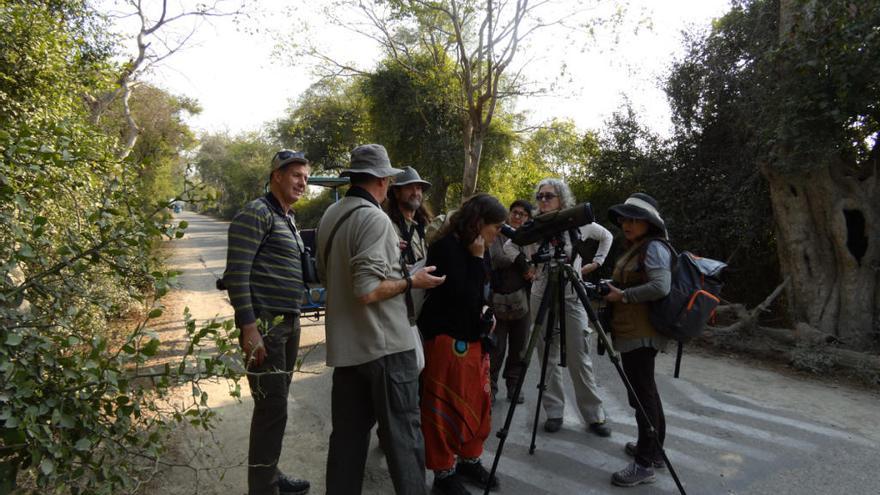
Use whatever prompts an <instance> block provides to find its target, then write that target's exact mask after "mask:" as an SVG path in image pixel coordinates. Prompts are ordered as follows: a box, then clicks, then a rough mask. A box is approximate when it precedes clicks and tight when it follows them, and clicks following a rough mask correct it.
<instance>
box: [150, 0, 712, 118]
mask: <svg viewBox="0 0 880 495" xmlns="http://www.w3.org/2000/svg"><path fill="white" fill-rule="evenodd" d="M153 1H156V0H153ZM157 3H158V2H157ZM319 3H320V2H317V1H310V2H307V3H306V2H294V1H282V0H261V1H260V2H251V6H250V7H249V10H250V11H251V12H252V16H251V19H250V20H245V21H244V22H243V23H239V24H238V25H236V24H234V23H233V22H232V21H231V19H213V20H211V21H210V23H206V24H203V25H202V26H201V27H200V28H199V30H198V31H197V33H196V35H195V36H194V37H193V39H192V40H191V41H190V43H189V46H188V48H187V49H186V50H185V51H182V52H179V53H176V54H175V55H173V56H172V57H169V58H168V59H166V60H165V61H164V62H163V63H162V65H161V66H159V67H158V68H157V69H155V70H154V71H153V72H152V73H151V74H149V75H148V77H147V79H148V80H149V81H150V82H152V83H154V84H157V85H158V86H160V87H163V88H164V89H166V90H169V91H171V92H172V93H176V94H182V95H186V96H189V97H193V98H196V99H197V100H198V101H199V102H200V104H201V105H202V107H203V112H202V113H201V114H200V115H198V116H195V117H193V118H191V119H190V121H189V123H190V125H191V126H192V127H193V128H194V129H195V130H196V131H197V132H219V131H229V132H231V133H233V134H236V133H240V132H246V131H255V130H259V129H261V128H262V127H263V125H264V124H265V123H267V122H269V121H271V120H274V119H278V118H280V117H282V116H283V115H284V110H285V109H286V108H287V107H288V106H289V104H290V101H292V100H295V99H296V98H297V96H298V95H300V94H301V93H302V92H303V91H304V90H305V89H306V88H307V87H308V86H309V85H310V84H311V83H312V82H314V77H313V76H312V75H311V73H310V71H309V70H308V68H307V67H306V66H305V63H304V62H302V61H300V62H299V63H297V64H296V65H293V64H291V62H290V60H288V57H283V56H278V54H277V53H275V52H276V46H277V43H276V40H277V37H278V35H279V33H289V34H290V35H292V36H294V37H299V38H302V37H304V36H309V37H310V39H313V40H315V41H316V42H317V43H318V44H319V45H320V46H322V47H324V48H326V50H327V51H328V52H330V53H333V54H336V55H342V56H350V57H351V58H356V59H358V60H359V61H361V65H362V66H364V67H370V66H372V65H374V63H375V62H376V61H378V60H379V58H380V56H381V53H380V52H379V50H378V48H377V47H376V46H375V45H374V44H373V43H372V42H370V41H369V40H366V39H364V38H359V37H358V36H357V35H355V34H353V33H351V32H346V31H340V30H338V29H335V28H333V27H332V26H330V25H328V24H327V23H326V22H322V21H323V18H322V16H321V15H320V13H319V10H318V4H319ZM566 3H571V4H576V3H577V2H576V1H573V2H566V1H562V0H560V1H559V8H564V4H566ZM630 5H631V11H632V12H634V13H635V14H639V13H640V12H641V14H639V15H642V16H647V17H648V18H650V19H651V21H652V24H653V26H652V28H651V29H644V28H642V29H640V30H639V31H638V32H637V33H634V32H633V30H632V28H627V27H624V28H622V29H621V30H620V32H619V35H620V39H619V42H618V43H617V44H614V43H613V42H611V41H610V40H608V39H603V40H600V43H599V44H598V45H599V46H597V47H596V48H595V49H592V50H589V51H587V52H584V53H580V52H579V51H578V52H575V53H570V52H571V51H572V50H566V48H565V47H560V46H558V45H559V42H560V37H559V36H558V34H554V33H553V32H551V31H549V30H547V31H544V32H543V33H540V34H539V35H538V36H536V37H535V38H534V39H533V41H532V42H531V46H529V47H528V51H526V52H523V53H520V54H518V55H517V58H518V59H519V60H520V61H526V60H534V61H533V62H531V63H530V65H529V66H528V67H527V69H528V70H529V72H532V73H534V74H535V77H536V78H537V79H541V78H542V75H546V74H556V73H558V71H559V66H560V64H561V63H562V58H564V61H565V62H566V64H567V67H568V76H567V77H566V78H565V79H564V80H559V88H558V89H557V90H556V91H554V92H553V94H550V95H547V96H542V97H532V98H520V99H519V100H518V101H517V110H519V111H525V112H527V114H528V120H529V124H532V125H535V124H539V123H541V122H543V121H546V120H549V119H551V118H554V117H555V118H569V119H572V120H574V121H575V122H576V124H577V125H578V127H580V128H582V129H598V128H599V127H601V125H602V123H603V121H604V120H605V119H607V118H608V117H610V115H611V113H612V112H613V111H615V110H616V109H618V108H619V107H620V105H621V104H622V103H623V101H624V95H625V96H626V97H628V98H629V100H630V101H631V102H632V104H633V105H634V107H635V108H636V110H637V111H638V112H639V113H640V114H642V116H643V117H644V119H645V122H647V123H648V124H649V125H650V126H651V127H652V128H653V129H654V130H655V131H657V132H660V133H663V134H666V133H668V132H669V126H670V123H669V106H668V103H667V101H666V96H665V94H664V93H663V91H662V89H661V88H660V86H659V81H660V78H661V77H662V76H663V75H664V74H665V73H666V71H667V70H668V67H669V65H670V63H671V62H672V60H673V58H674V57H675V56H676V55H680V54H681V53H682V42H681V32H682V30H684V29H689V28H690V27H694V26H697V27H707V26H709V25H710V23H711V20H712V19H713V18H716V17H718V16H720V15H723V14H724V12H726V11H727V10H728V9H729V0H631V2H630ZM544 79H546V77H544Z"/></svg>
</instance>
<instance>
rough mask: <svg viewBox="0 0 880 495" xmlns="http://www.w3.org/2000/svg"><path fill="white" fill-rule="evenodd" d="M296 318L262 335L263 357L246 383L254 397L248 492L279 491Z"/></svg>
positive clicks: (259, 494) (296, 336)
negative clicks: (264, 357)
mask: <svg viewBox="0 0 880 495" xmlns="http://www.w3.org/2000/svg"><path fill="white" fill-rule="evenodd" d="M299 335H300V326H299V317H297V316H293V317H286V318H285V319H284V321H282V322H281V323H279V324H277V325H275V326H274V327H272V328H271V329H269V331H268V332H267V333H266V334H265V335H264V336H263V344H264V345H265V346H266V359H264V360H263V364H262V365H260V366H251V367H249V368H248V372H249V373H265V374H263V375H253V374H248V384H250V387H251V395H252V396H253V398H254V414H253V416H252V417H251V432H250V445H249V446H248V493H249V494H250V495H264V494H269V495H276V494H277V493H278V476H279V475H280V474H281V471H280V470H279V469H278V459H279V457H280V456H281V443H282V441H283V440H284V428H285V427H286V426H287V393H288V391H289V390H290V381H291V378H292V373H293V368H294V366H296V354H297V351H298V350H299Z"/></svg>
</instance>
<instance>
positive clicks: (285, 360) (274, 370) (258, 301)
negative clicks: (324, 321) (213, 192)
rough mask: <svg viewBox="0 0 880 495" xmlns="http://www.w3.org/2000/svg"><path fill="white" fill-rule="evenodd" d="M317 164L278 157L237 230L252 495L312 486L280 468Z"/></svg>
mask: <svg viewBox="0 0 880 495" xmlns="http://www.w3.org/2000/svg"><path fill="white" fill-rule="evenodd" d="M309 171H310V168H309V161H308V160H307V159H306V157H305V155H304V154H303V153H300V152H296V151H290V150H281V151H279V152H278V153H276V154H275V156H274V157H273V158H272V171H271V173H270V174H269V192H268V193H266V195H265V196H263V197H261V198H258V199H255V200H253V201H251V202H250V203H248V204H246V205H245V206H244V208H242V209H241V211H239V212H238V213H237V214H236V215H235V217H234V218H233V219H232V223H230V224H229V241H228V243H229V244H228V248H227V251H226V271H225V272H224V274H223V283H224V284H225V286H226V289H227V290H228V293H229V301H230V302H231V303H232V306H233V308H235V325H236V326H237V327H238V328H239V329H240V330H241V334H240V335H239V342H240V344H241V348H242V351H243V352H244V355H245V358H246V365H247V370H248V377H247V378H248V384H249V385H250V388H251V395H252V396H253V398H254V413H253V416H252V417H251V429H250V445H249V447H248V493H249V494H250V495H265V494H269V495H275V494H278V493H281V494H283V495H293V494H296V495H303V494H306V493H308V491H309V482H308V481H305V480H299V479H295V478H290V477H288V476H286V475H284V474H283V473H282V472H281V470H280V469H279V468H278V462H279V457H280V455H281V443H282V440H283V439H284V428H285V426H286V425H287V394H288V391H289V389H290V382H291V378H292V374H293V368H294V365H295V364H296V355H297V352H298V351H299V335H300V326H299V313H300V308H299V303H300V301H301V300H302V297H303V291H304V290H305V285H304V284H303V270H302V261H301V257H300V256H301V254H302V250H303V242H302V238H300V236H299V233H298V232H297V230H296V227H295V225H294V221H293V210H291V207H292V206H293V204H294V203H295V202H296V201H297V200H298V199H299V198H300V197H301V196H302V195H303V193H304V192H305V190H306V182H307V181H308V178H309Z"/></svg>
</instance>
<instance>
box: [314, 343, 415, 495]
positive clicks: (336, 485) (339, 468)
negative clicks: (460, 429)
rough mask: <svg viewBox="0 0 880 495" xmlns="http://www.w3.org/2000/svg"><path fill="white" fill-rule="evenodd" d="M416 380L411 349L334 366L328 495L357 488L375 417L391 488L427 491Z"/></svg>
mask: <svg viewBox="0 0 880 495" xmlns="http://www.w3.org/2000/svg"><path fill="white" fill-rule="evenodd" d="M418 381H419V369H418V367H417V365H416V355H415V351H406V352H399V353H396V354H390V355H388V356H383V357H381V358H379V359H376V360H374V361H370V362H368V363H364V364H360V365H357V366H344V367H338V368H336V369H335V370H334V371H333V391H332V393H331V407H332V413H331V416H332V422H333V433H331V434H330V450H329V452H328V453H327V494H328V495H358V494H360V493H361V489H362V486H363V481H364V467H365V464H366V460H367V451H368V450H369V447H370V430H371V429H372V428H373V425H374V424H376V422H377V421H378V422H379V430H378V431H379V438H380V440H381V442H382V446H383V448H384V450H385V458H386V459H387V461H388V471H389V472H390V474H391V481H392V482H393V483H394V491H395V492H396V493H397V494H401V495H402V494H406V495H411V494H417V495H424V494H425V445H424V441H423V440H422V431H421V424H420V419H419V401H418Z"/></svg>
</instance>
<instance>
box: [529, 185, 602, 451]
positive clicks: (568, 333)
mask: <svg viewBox="0 0 880 495" xmlns="http://www.w3.org/2000/svg"><path fill="white" fill-rule="evenodd" d="M535 200H536V201H537V203H538V214H543V213H550V212H553V211H556V210H561V209H565V208H570V207H572V206H574V204H575V200H574V195H573V194H572V193H571V189H569V188H568V186H567V185H566V184H565V182H563V181H562V180H560V179H544V180H542V181H541V182H539V183H538V185H537V187H536V188H535ZM586 239H593V240H596V241H598V242H599V247H598V248H597V249H596V253H595V254H594V255H593V257H592V259H590V260H583V259H582V258H581V256H579V255H578V253H577V250H576V249H575V246H576V245H577V244H578V243H579V242H580V241H584V240H586ZM611 242H612V235H611V233H610V232H608V230H607V229H605V228H604V227H602V226H601V225H599V224H598V223H591V224H588V225H583V226H581V227H579V228H577V229H572V230H571V231H569V232H562V233H560V234H559V235H558V236H557V238H555V239H552V240H550V243H551V244H553V245H552V246H549V247H550V249H551V252H552V251H555V250H556V249H557V246H559V247H560V248H561V249H562V252H564V253H565V258H566V262H567V263H568V264H570V265H571V266H572V267H573V268H574V269H575V270H576V271H578V272H580V273H581V274H583V275H586V274H588V273H590V272H592V271H595V270H596V269H597V268H599V267H600V266H602V263H603V262H604V261H605V256H606V255H607V254H608V250H609V249H610V248H611ZM540 248H541V243H535V244H532V245H530V246H527V248H526V252H527V253H528V254H529V255H531V254H533V253H535V252H537V251H538V250H539V249H540ZM549 268H550V267H549V264H546V263H545V264H543V265H539V266H538V267H537V273H536V274H535V280H534V282H533V285H532V294H531V301H530V302H531V311H532V318H533V319H534V318H535V317H536V316H537V312H538V308H539V307H540V305H541V300H542V299H543V296H544V293H545V289H546V287H547V281H548V279H549ZM564 299H565V357H566V364H567V368H568V373H569V376H571V381H572V383H573V385H574V392H575V400H576V402H577V409H578V411H579V412H580V414H581V416H582V417H583V419H584V422H585V423H586V424H587V430H588V431H590V432H591V433H594V434H596V435H598V436H601V437H607V436H610V435H611V429H610V428H609V427H608V425H607V424H606V422H605V410H604V408H603V407H602V399H601V398H600V397H599V393H598V390H597V386H596V379H595V377H594V373H593V361H592V359H591V357H590V338H591V333H592V329H590V327H589V324H588V320H587V313H586V310H585V309H584V307H583V306H582V305H581V303H580V301H579V300H578V298H577V295H576V293H575V291H574V288H573V287H571V286H570V284H566V286H565V294H564ZM558 324H559V323H558V321H557V323H556V325H558ZM558 328H559V327H558V326H557V328H556V329H555V330H556V333H555V334H554V336H553V339H552V340H551V342H550V354H549V356H548V358H547V376H546V382H545V384H546V387H547V388H546V391H545V392H544V399H543V403H544V412H545V413H546V415H547V420H546V421H545V422H544V430H545V431H547V432H550V433H554V432H557V431H559V430H560V428H562V422H563V411H564V410H565V394H564V392H563V388H562V371H561V370H560V369H559V367H558V366H556V363H558V362H559V352H560V351H559V335H558V334H559V331H558ZM538 353H539V354H538V355H539V356H542V357H543V355H544V339H543V336H542V338H541V340H539V342H538Z"/></svg>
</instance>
